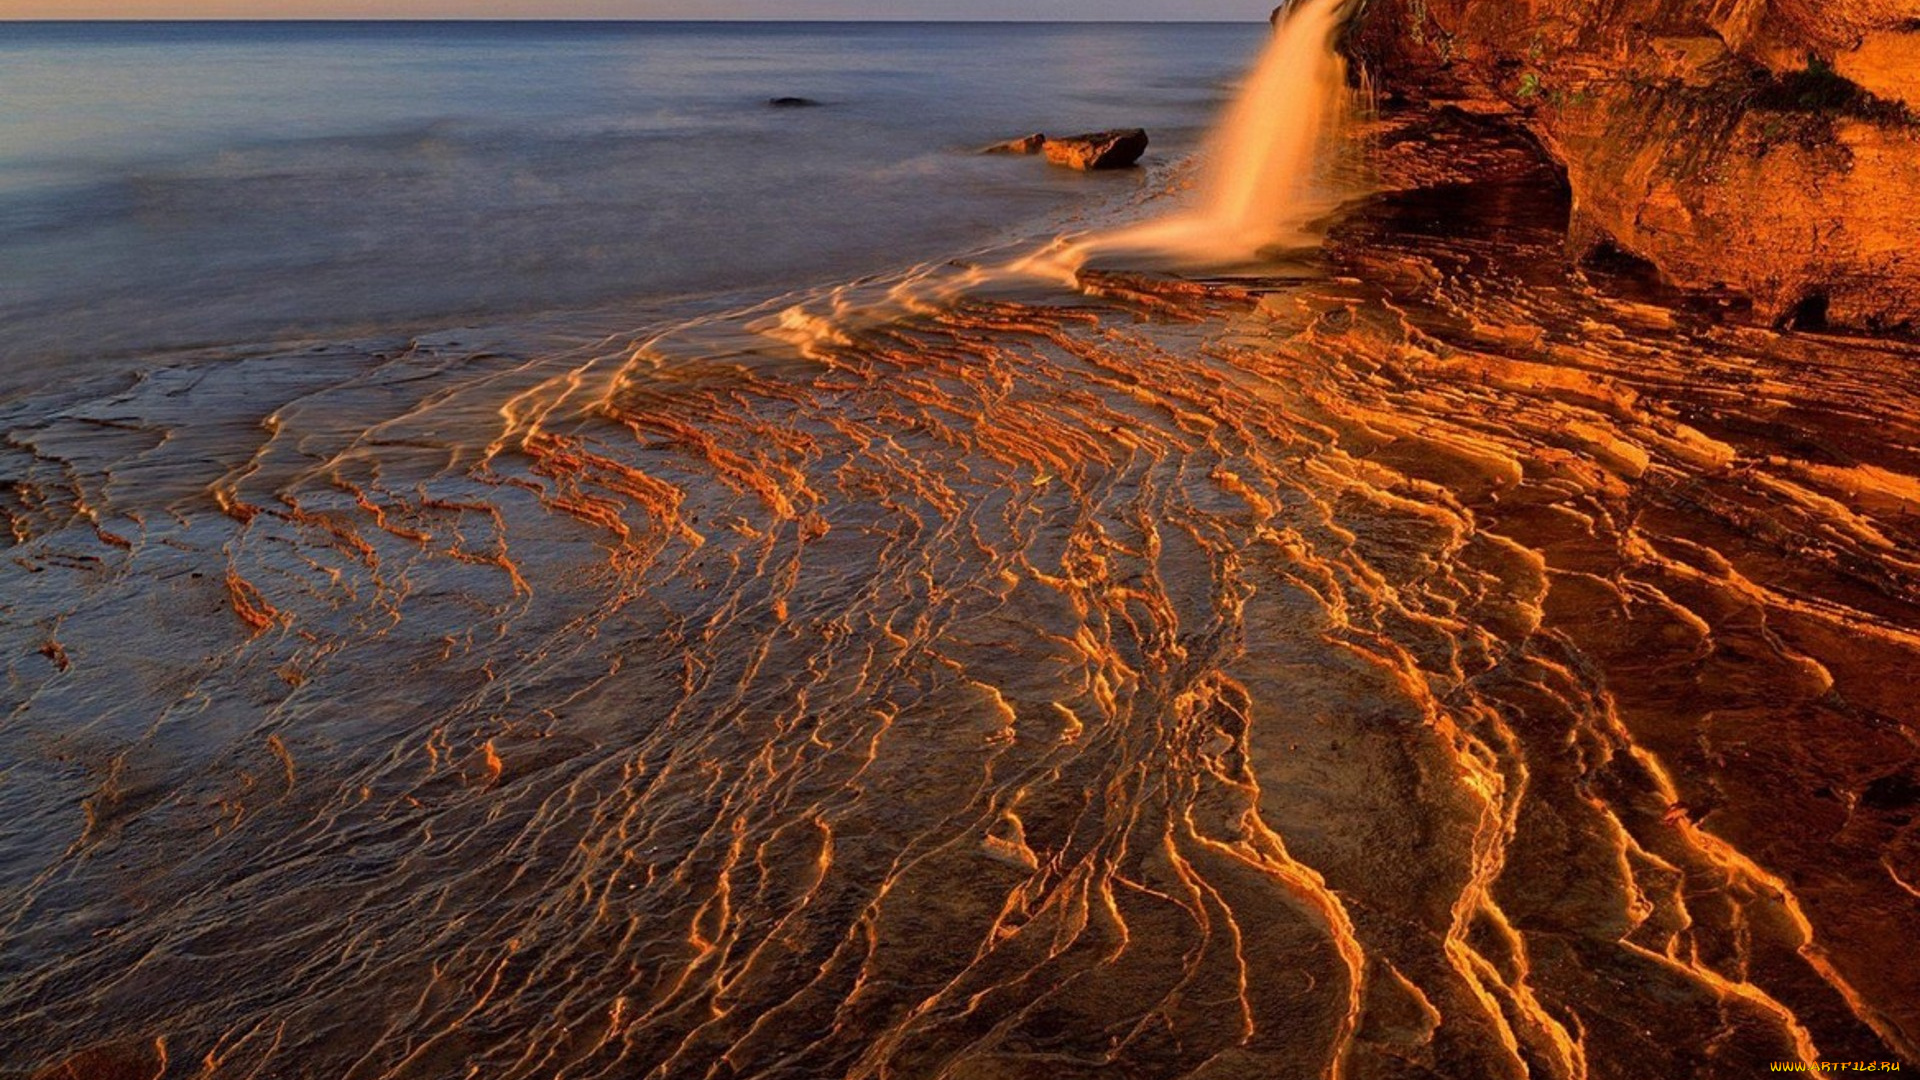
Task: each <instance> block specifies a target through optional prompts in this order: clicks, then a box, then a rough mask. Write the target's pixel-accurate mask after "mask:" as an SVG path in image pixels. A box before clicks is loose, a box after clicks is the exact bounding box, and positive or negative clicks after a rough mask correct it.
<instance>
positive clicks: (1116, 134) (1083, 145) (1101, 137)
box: [1041, 128, 1147, 170]
mask: <svg viewBox="0 0 1920 1080" xmlns="http://www.w3.org/2000/svg"><path fill="white" fill-rule="evenodd" d="M1041 148H1042V149H1043V150H1045V151H1046V154H1047V160H1048V161H1051V162H1053V163H1054V164H1055V165H1065V166H1066V167H1067V168H1070V169H1082V170H1092V169H1124V168H1126V167H1127V166H1129V165H1132V164H1133V163H1134V162H1136V161H1139V160H1140V155H1141V154H1144V153H1146V152H1147V133H1146V132H1145V131H1142V130H1141V129H1139V128H1124V129H1120V130H1116V131H1095V132H1090V133H1088V134H1086V135H1071V136H1068V137H1067V138H1064V139H1048V140H1046V142H1045V143H1044V144H1043V145H1042V147H1041Z"/></svg>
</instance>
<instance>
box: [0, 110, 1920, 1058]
mask: <svg viewBox="0 0 1920 1080" xmlns="http://www.w3.org/2000/svg"><path fill="white" fill-rule="evenodd" d="M1373 136H1374V138H1373V139H1372V141H1371V145H1372V146H1374V147H1376V162H1375V164H1376V166H1377V171H1378V173H1379V175H1380V177H1381V182H1382V186H1383V188H1384V189H1385V190H1384V191H1383V192H1382V193H1381V194H1379V195H1377V196H1375V197H1373V198H1371V199H1370V200H1368V201H1367V202H1366V203H1365V204H1363V205H1361V206H1358V207H1354V208H1351V210H1350V213H1349V214H1348V215H1347V216H1345V217H1344V218H1343V219H1342V220H1341V221H1340V222H1339V223H1338V224H1337V225H1336V226H1335V227H1334V229H1333V233H1332V236H1331V239H1330V241H1329V245H1328V247H1327V250H1326V262H1325V266H1324V268H1323V269H1324V271H1325V272H1324V273H1321V274H1314V275H1299V276H1295V277H1291V278H1286V279H1260V278H1240V279H1235V280H1221V281H1187V280H1180V279H1174V278H1166V277H1158V276H1152V275H1142V274H1119V273H1106V274H1100V273H1092V272H1089V273H1086V274H1084V275H1083V276H1082V277H1081V279H1080V282H1079V288H1078V290H1077V291H1073V292H1064V293H1054V292H1043V293H1039V294H1036V295H1033V296H1027V297H1010V296H1007V295H1004V294H1002V295H996V297H994V298H979V297H974V298H968V297H961V298H960V299H958V300H957V301H955V302H952V303H948V304H943V305H926V306H924V307H921V308H920V309H919V310H918V314H916V315H914V316H913V317H911V318H906V319H902V320H897V321H889V322H880V323H874V324H867V325H855V324H852V323H847V322H836V321H835V320H836V317H837V316H838V315H840V314H842V313H844V312H845V311H847V310H849V309H850V307H851V306H852V305H853V304H854V302H855V301H856V300H857V299H858V297H856V296H854V295H852V293H851V292H850V291H849V290H836V291H835V292H833V293H832V294H831V295H822V296H819V297H817V298H814V299H811V300H808V301H804V302H800V303H798V304H797V305H796V306H794V307H793V308H790V309H788V310H786V311H783V312H781V313H780V314H779V316H778V317H773V316H770V315H769V314H768V312H767V311H766V310H764V309H762V310H758V311H756V312H753V313H748V314H743V315H740V316H738V317H737V318H732V319H715V318H708V319H702V320H699V321H697V322H692V323H685V324H674V323H667V324H662V325H652V326H646V327H640V328H636V329H635V330H634V331H633V332H632V334H631V335H628V336H625V337H621V338H619V339H617V340H610V341H606V342H600V343H593V344H582V345H579V346H578V347H576V348H573V349H571V350H563V349H550V350H547V351H537V352H528V351H519V350H516V349H514V348H512V347H510V346H509V345H507V344H506V343H504V342H503V343H499V344H497V345H496V346H495V347H494V348H491V349H488V350H484V351H482V350H476V349H474V348H471V347H458V346H455V345H454V344H452V343H451V342H446V341H433V340H425V341H414V342H402V343H395V344H394V345H393V346H392V347H381V346H378V345H375V344H368V345H363V346H354V347H344V346H343V347H341V348H339V349H336V350H333V351H331V352H329V353H328V355H327V356H326V357H325V358H324V362H322V360H321V359H320V358H316V356H315V355H313V354H311V353H308V352H305V351H300V352H288V353H286V354H254V355H249V356H246V357H241V358H233V359H228V360H226V361H222V362H208V363H199V364H192V365H184V366H179V367H173V368H166V369H161V370H155V371H152V372H149V373H147V374H145V375H143V376H141V377H139V378H136V379H131V380H122V381H115V382H104V381H103V382H99V383H95V384H90V385H87V386H78V387H68V388H61V389H57V390H56V389H49V390H47V391H46V392H45V393H43V394H41V395H38V396H36V397H34V398H32V399H30V400H22V401H16V402H10V403H7V405H6V407H5V408H4V409H0V430H3V431H4V433H5V438H4V441H0V470H4V473H3V474H0V475H4V478H5V480H6V483H5V484H3V485H0V514H3V515H4V516H3V517H0V522H4V525H5V529H4V531H0V542H4V544H5V555H6V558H5V559H0V605H4V614H5V618H4V619H0V645H4V656H5V661H4V663H5V670H6V675H7V677H6V681H5V683H4V693H5V695H6V696H5V699H4V714H3V715H4V717H5V723H4V724H0V763H4V766H3V767H4V769H5V773H4V776H5V783H4V784H0V808H4V810H5V813H4V815H0V912H5V916H4V918H5V923H4V926H5V931H6V935H5V938H4V941H3V947H0V1063H4V1065H0V1068H4V1069H6V1070H10V1071H11V1072H12V1073H13V1074H14V1075H24V1076H36V1075H39V1076H45V1077H48V1078H53V1077H63V1078H64V1077H68V1076H101V1077H118V1076H142V1077H150V1076H155V1075H160V1076H166V1077H171V1076H174V1075H180V1076H192V1077H205V1078H209V1080H226V1078H236V1080H237V1078H241V1077H275V1078H280V1077H296V1078H297V1077H326V1078H334V1077H344V1076H351V1077H444V1076H466V1075H478V1076H486V1077H490V1078H495V1077H497V1078H504V1080H511V1078H520V1077H526V1078H535V1077H538V1078H542V1080H550V1078H553V1077H566V1078H584V1077H626V1076H658V1077H665V1078H680V1077H709V1076H716V1075H727V1076H735V1077H757V1078H770V1080H771V1078H778V1080H812V1078H816V1077H823V1076H875V1077H878V1076H899V1077H922V1076H954V1077H961V1076H980V1077H984V1076H991V1077H1000V1078H1032V1080H1059V1078H1062V1077H1069V1078H1072V1077H1085V1078H1088V1080H1093V1078H1096V1077H1099V1078H1104V1077H1113V1076H1125V1077H1141V1078H1162V1077H1164V1078H1168V1080H1173V1078H1177V1077H1190V1076H1205V1077H1210V1078H1236V1080H1273V1078H1276V1077H1296V1076H1298V1077H1316V1076H1330V1075H1344V1076H1348V1077H1353V1078H1356V1080H1388V1078H1406V1080H1416V1078H1420V1080H1431V1078H1433V1077H1448V1078H1467V1077H1471V1078H1481V1077H1489V1078H1503V1080H1504V1078H1511V1080H1520V1078H1522V1077H1548V1078H1561V1080H1573V1078H1578V1077H1591V1078H1602V1077H1605V1078H1614V1077H1640V1076H1661V1077H1689V1078H1695V1077H1697V1078H1704V1080H1750V1078H1752V1077H1754V1076H1756V1075H1761V1074H1764V1073H1767V1072H1768V1071H1769V1065H1770V1063H1773V1062H1788V1063H1791V1062H1799V1063H1805V1062H1807V1061H1814V1060H1822V1059H1824V1060H1845V1061H1880V1060H1890V1059H1893V1058H1899V1057H1904V1058H1906V1060H1907V1062H1908V1063H1909V1064H1908V1066H1907V1067H1908V1068H1912V1067H1913V1063H1914V1062H1915V1061H1916V1060H1920V1059H1917V1058H1916V1056H1915V1050H1916V1040H1917V1038H1920V970H1917V969H1916V968H1915V966H1914V965H1913V963H1912V961H1911V956H1912V945H1913V943H1914V942H1916V941H1920V904H1916V903H1915V897H1916V895H1920V735H1917V734H1916V732H1920V705H1917V704H1916V703H1917V702H1920V514H1917V513H1916V511H1917V510H1920V453H1916V451H1915V447H1916V446H1920V384H1917V383H1916V380H1915V374H1914V373H1915V372H1916V371H1920V350H1916V349H1915V348H1914V347H1912V346H1910V345H1905V344H1902V343H1899V342H1892V341H1872V340H1859V339H1849V338H1846V337H1841V336H1836V335H1830V334H1819V335H1816V334H1807V333H1780V332H1774V331H1771V330H1768V329H1765V328H1756V327H1752V326H1746V325H1740V324H1738V323H1736V322H1734V321H1730V320H1729V319H1728V317H1727V311H1726V310H1724V309H1722V308H1721V307H1719V306H1717V305H1715V304H1713V303H1711V302H1707V301H1705V300H1703V299H1701V298H1700V297H1696V296H1692V295H1685V294H1676V293H1673V292H1672V291H1670V290H1667V289H1665V288H1664V287H1662V286H1661V285H1660V284H1659V283H1658V282H1656V281H1648V280H1645V279H1642V278H1639V277H1636V276H1635V275H1634V274H1632V273H1628V272H1618V273H1614V272H1604V273H1603V272H1602V271H1600V270H1598V269H1591V268H1590V269H1586V270H1573V269H1570V268H1569V265H1568V263H1567V261H1566V259H1565V246H1564V237H1565V235H1566V231H1567V228H1568V222H1569V218H1570V216H1571V214H1572V213H1573V209H1574V207H1573V200H1572V198H1571V196H1570V194H1569V193H1568V192H1567V191H1566V189H1565V188H1564V187H1562V186H1561V185H1560V184H1559V183H1558V181H1557V179H1556V177H1555V176H1554V175H1553V174H1552V173H1550V172H1546V171H1544V170H1543V169H1542V168H1541V166H1540V161H1539V157H1538V155H1537V152H1536V149H1535V148H1534V147H1533V146H1531V145H1529V144H1527V143H1525V142H1522V141H1519V140H1517V139H1514V138H1512V137H1511V132H1508V131H1506V130H1505V129H1503V128H1502V127H1501V126H1500V125H1498V124H1497V123H1495V122H1494V121H1491V120H1488V119H1486V118H1484V117H1467V116H1466V114H1464V113H1460V112H1458V111H1455V110H1443V111H1422V110H1414V111H1410V112H1408V113H1406V114H1396V115H1393V116H1390V117H1388V118H1387V119H1386V120H1384V121H1382V122H1381V123H1380V125H1379V126H1378V127H1377V128H1376V129H1375V131H1374V132H1373ZM898 285H899V283H898V282H895V281H891V280H883V281H879V282H875V283H872V285H871V290H872V291H873V292H874V293H875V294H878V295H887V294H890V293H891V292H892V291H893V290H894V289H895V288H896V287H897V286H898ZM757 328H758V329H757ZM803 329H804V330H806V331H807V332H806V333H805V334H804V335H803V334H800V333H799V331H800V330H803ZM762 330H768V331H778V332H780V333H786V332H789V331H792V332H794V333H793V340H794V341H795V342H796V343H797V344H795V345H793V346H791V347H782V346H780V344H779V343H780V342H781V341H784V340H787V339H786V338H770V337H769V336H768V333H765V332H762Z"/></svg>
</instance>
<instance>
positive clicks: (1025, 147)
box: [980, 132, 1047, 155]
mask: <svg viewBox="0 0 1920 1080" xmlns="http://www.w3.org/2000/svg"><path fill="white" fill-rule="evenodd" d="M1046 145H1047V137H1046V136H1045V135H1043V134H1041V133H1039V132H1035V133H1033V134H1032V135H1023V136H1021V137H1020V138H1018V139H1008V140H1007V141H1006V142H997V143H994V144H993V145H992V146H988V147H984V148H982V149H981V151H980V152H981V153H983V154H1016V155H1020V154H1037V153H1039V152H1040V151H1041V149H1042V148H1044V147H1045V146H1046Z"/></svg>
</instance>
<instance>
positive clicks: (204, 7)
mask: <svg viewBox="0 0 1920 1080" xmlns="http://www.w3.org/2000/svg"><path fill="white" fill-rule="evenodd" d="M1266 14H1267V12H1266V6H1263V3H1262V0H1253V2H1251V3H1249V2H1247V0H962V2H955V0H0V19H181V18H185V19H283V18H289V19H379V18H403V19H405V18H411V19H518V18H526V19H573V18H585V19H1114V20H1132V19H1146V20H1161V19H1195V20H1205V21H1212V20H1226V21H1234V22H1245V21H1256V20H1261V19H1264V18H1266Z"/></svg>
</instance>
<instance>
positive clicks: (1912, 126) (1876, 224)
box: [1349, 0, 1920, 329]
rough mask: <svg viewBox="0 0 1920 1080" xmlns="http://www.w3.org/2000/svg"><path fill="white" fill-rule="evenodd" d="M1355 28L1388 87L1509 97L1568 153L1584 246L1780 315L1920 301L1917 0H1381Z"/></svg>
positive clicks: (1819, 315)
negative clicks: (1589, 2)
mask: <svg viewBox="0 0 1920 1080" xmlns="http://www.w3.org/2000/svg"><path fill="white" fill-rule="evenodd" d="M1349 48H1350V49H1351V51H1352V52H1353V53H1354V54H1355V56H1356V57H1357V58H1358V59H1359V60H1360V61H1361V62H1362V63H1363V64H1364V65H1365V66H1366V69H1367V71H1368V72H1369V74H1370V75H1371V77H1372V78H1373V80H1374V81H1375V82H1376V84H1378V85H1380V86H1382V87H1383V88H1384V89H1385V90H1386V91H1387V92H1388V93H1389V94H1391V95H1393V96H1395V97H1401V98H1408V99H1414V100H1420V101H1425V102H1429V103H1442V102H1447V103H1459V104H1463V105H1466V106H1467V107H1469V108H1471V109H1472V110H1474V111H1479V112H1485V111H1489V110H1496V111H1505V112H1509V113H1510V114H1511V115H1512V116H1513V117H1514V118H1515V119H1516V121H1517V122H1518V123H1520V124H1521V125H1522V126H1524V127H1525V128H1526V129H1527V130H1528V131H1529V132H1530V133H1531V134H1532V135H1533V136H1534V137H1535V138H1536V139H1537V140H1538V141H1539V142H1540V143H1541V145H1542V146H1543V147H1544V148H1545V150H1546V151H1547V152H1548V153H1549V154H1550V155H1551V156H1552V157H1553V158H1554V159H1555V160H1556V161H1558V162H1559V163H1560V165H1561V166H1562V167H1563V168H1564V170H1565V173H1566V176H1567V181H1568V184H1569V186H1570V188H1571V189H1572V195H1573V212H1572V218H1571V222H1570V227H1569V248H1570V252H1571V254H1572V255H1574V256H1575V257H1580V256H1584V255H1586V254H1589V253H1591V252H1592V251H1593V250H1595V249H1596V248H1599V247H1601V246H1603V245H1606V246H1613V247H1617V248H1619V249H1621V250H1624V251H1627V252H1629V253H1631V254H1634V255H1637V256H1639V257H1641V258H1644V259H1646V260H1647V261H1649V262H1651V263H1653V264H1654V265H1655V266H1656V267H1658V268H1659V270H1660V272H1661V273H1662V274H1663V275H1664V276H1665V277H1666V278H1667V279H1668V280H1669V281H1671V282H1673V283H1675V284H1678V285H1681V286H1685V287H1688V288H1698V289H1724V290H1727V291H1730V292H1733V293H1736V294H1740V295H1743V296H1745V297H1747V298H1750V299H1751V300H1752V302H1753V307H1754V314H1755V316H1756V317H1757V318H1760V319H1763V320H1768V321H1797V322H1801V323H1814V322H1821V321H1832V322H1834V323H1837V324H1843V325H1848V326H1854V327H1861V328H1870V329H1898V328H1901V327H1903V326H1911V325H1912V324H1913V323H1914V321H1915V320H1916V318H1917V317H1920V215H1916V214H1915V212H1914V210H1915V203H1916V201H1920V118H1917V115H1916V112H1915V110H1916V108H1920V0H1841V2H1838V3H1819V4H1815V3H1812V2H1810V0H1739V2H1728V0H1719V2H1716V3H1706V2H1697V0H1625V2H1623V3H1619V4H1611V5H1607V6H1605V7H1603V8H1594V7H1590V6H1583V5H1575V4H1570V3H1565V2H1563V0H1531V2H1529V3H1525V4H1506V3H1497V4H1496V3H1490V2H1487V0H1375V2H1373V3H1371V4H1369V5H1368V6H1367V7H1366V8H1365V10H1364V11H1363V13H1362V14H1361V16H1360V20H1359V22H1358V24H1357V25H1356V27H1355V30H1354V33H1353V35H1352V37H1351V38H1350V41H1349Z"/></svg>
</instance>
